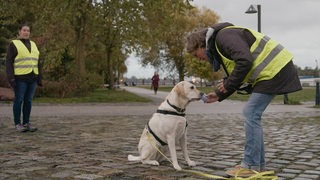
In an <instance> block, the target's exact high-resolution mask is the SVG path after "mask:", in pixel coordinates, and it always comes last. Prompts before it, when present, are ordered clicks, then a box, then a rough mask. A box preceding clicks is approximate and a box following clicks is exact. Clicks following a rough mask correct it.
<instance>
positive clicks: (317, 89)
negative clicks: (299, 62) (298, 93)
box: [316, 81, 320, 106]
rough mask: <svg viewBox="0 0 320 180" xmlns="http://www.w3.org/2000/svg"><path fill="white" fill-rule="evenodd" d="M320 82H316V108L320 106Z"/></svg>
mask: <svg viewBox="0 0 320 180" xmlns="http://www.w3.org/2000/svg"><path fill="white" fill-rule="evenodd" d="M319 93H320V92H319V82H318V81H317V82H316V106H319V105H320V95H319Z"/></svg>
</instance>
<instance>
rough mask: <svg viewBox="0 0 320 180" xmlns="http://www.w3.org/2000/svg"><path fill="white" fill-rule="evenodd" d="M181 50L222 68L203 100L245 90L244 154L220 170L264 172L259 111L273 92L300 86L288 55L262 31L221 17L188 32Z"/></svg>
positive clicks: (293, 90)
mask: <svg viewBox="0 0 320 180" xmlns="http://www.w3.org/2000/svg"><path fill="white" fill-rule="evenodd" d="M186 49H187V52H188V53H190V54H191V55H193V56H194V57H196V58H198V59H199V61H209V62H210V64H211V65H212V68H213V71H218V70H219V69H220V68H223V69H224V72H225V74H226V77H225V78H223V79H221V80H219V82H218V84H217V88H216V90H215V91H214V92H212V93H209V94H208V95H207V103H213V102H216V101H219V102H221V101H223V100H224V99H226V98H228V97H229V96H230V95H231V94H233V93H234V92H236V91H237V92H238V93H242V94H244V93H245V94H251V95H250V97H249V99H248V101H247V103H246V105H245V107H244V109H243V116H244V128H245V147H244V157H243V160H242V162H241V164H240V165H237V166H236V167H234V168H233V169H230V170H228V171H226V174H228V175H230V176H235V175H236V173H239V174H238V176H241V177H248V176H251V175H253V174H254V172H252V171H251V170H255V171H258V172H261V171H265V168H266V162H265V151H264V139H263V127H262V126H261V116H262V114H263V112H264V111H265V109H266V108H267V106H268V105H269V104H270V102H271V100H272V99H273V98H274V97H275V96H276V95H278V94H285V93H291V92H295V91H298V90H301V89H302V87H301V84H300V81H299V77H298V74H297V71H296V69H295V66H294V64H293V62H292V59H293V55H292V54H291V53H290V52H289V51H288V50H286V49H285V48H284V47H283V46H282V45H280V44H279V43H277V42H276V41H274V40H272V39H271V38H269V37H268V36H266V35H263V34H261V33H259V32H257V31H254V30H252V29H248V28H244V27H238V26H234V25H233V24H231V23H227V22H225V23H218V24H215V25H213V26H212V27H209V28H204V29H202V30H199V31H197V32H193V33H190V34H189V35H188V36H187V43H186ZM248 169H249V170H248Z"/></svg>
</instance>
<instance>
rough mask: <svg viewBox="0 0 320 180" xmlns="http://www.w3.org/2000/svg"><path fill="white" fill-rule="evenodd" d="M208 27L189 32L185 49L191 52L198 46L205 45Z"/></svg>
mask: <svg viewBox="0 0 320 180" xmlns="http://www.w3.org/2000/svg"><path fill="white" fill-rule="evenodd" d="M207 31H208V29H207V28H205V29H201V30H199V31H196V32H193V33H190V34H189V35H188V36H187V43H186V50H187V52H188V53H192V52H193V51H195V50H197V49H198V48H205V47H206V34H207Z"/></svg>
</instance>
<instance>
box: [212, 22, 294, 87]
mask: <svg viewBox="0 0 320 180" xmlns="http://www.w3.org/2000/svg"><path fill="white" fill-rule="evenodd" d="M226 28H242V27H237V26H228V27H226ZM226 28H224V29H226ZM242 29H246V28H242ZM247 30H249V31H250V32H251V33H252V35H253V36H254V37H255V38H256V41H255V42H254V43H253V44H252V46H251V47H250V52H251V54H252V56H253V59H254V61H253V66H252V67H251V69H250V71H249V73H248V74H247V76H246V77H245V79H244V80H243V83H250V84H252V85H255V84H256V83H257V82H259V81H264V80H270V79H272V78H273V77H274V76H275V75H276V74H278V73H279V71H280V70H281V69H282V68H283V67H284V66H285V65H286V64H287V63H288V62H290V61H291V60H292V58H293V55H292V54H291V53H290V52H289V51H288V50H286V49H284V47H283V46H282V45H280V44H279V43H277V42H275V41H273V40H272V39H270V38H269V37H268V36H265V35H263V34H261V33H259V32H257V31H254V30H251V29H247ZM215 46H216V49H217V51H218V53H219V54H220V56H221V58H222V62H223V64H224V65H225V67H226V71H227V73H228V74H231V72H232V71H233V69H234V67H235V62H234V61H233V60H230V59H228V58H226V57H225V56H223V55H222V54H221V52H220V51H219V49H218V46H217V43H215Z"/></svg>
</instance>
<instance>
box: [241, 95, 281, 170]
mask: <svg viewBox="0 0 320 180" xmlns="http://www.w3.org/2000/svg"><path fill="white" fill-rule="evenodd" d="M274 96H275V95H273V94H261V93H252V94H251V96H250V98H249V100H248V102H247V104H246V106H245V107H244V109H243V115H244V118H245V121H244V127H245V132H246V143H245V147H244V158H243V161H242V163H241V167H243V168H247V169H253V170H257V171H261V170H264V169H265V157H264V140H263V128H262V127H261V116H262V113H263V112H264V110H265V109H266V108H267V106H268V105H269V104H270V102H271V100H272V99H273V98H274Z"/></svg>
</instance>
